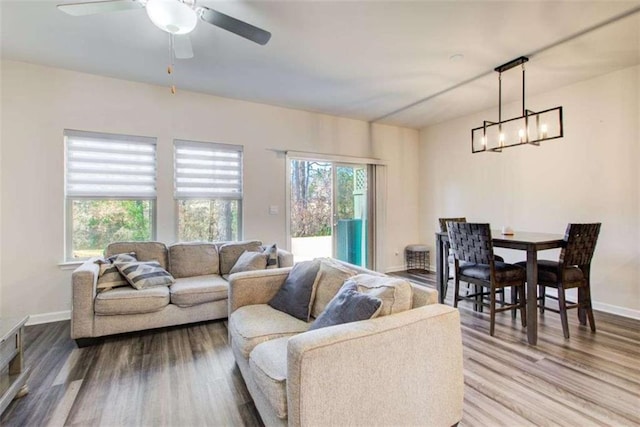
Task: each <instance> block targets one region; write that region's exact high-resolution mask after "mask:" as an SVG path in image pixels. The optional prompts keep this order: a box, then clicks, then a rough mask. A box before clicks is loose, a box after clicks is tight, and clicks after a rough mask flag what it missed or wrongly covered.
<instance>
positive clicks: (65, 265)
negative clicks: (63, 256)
mask: <svg viewBox="0 0 640 427" xmlns="http://www.w3.org/2000/svg"><path fill="white" fill-rule="evenodd" d="M88 259H89V258H87V259H85V260H83V261H68V262H61V263H60V264H58V267H60V270H75V269H76V268H78V267H80V266H81V265H82V264H83V263H84V262H85V261H87V260H88Z"/></svg>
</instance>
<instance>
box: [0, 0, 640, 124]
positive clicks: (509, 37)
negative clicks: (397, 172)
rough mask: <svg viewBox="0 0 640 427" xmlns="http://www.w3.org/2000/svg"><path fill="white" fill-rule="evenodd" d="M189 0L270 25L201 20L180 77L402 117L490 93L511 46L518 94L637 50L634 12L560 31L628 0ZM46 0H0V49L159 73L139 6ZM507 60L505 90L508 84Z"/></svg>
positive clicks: (433, 116) (625, 58)
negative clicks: (111, 8) (249, 34)
mask: <svg viewBox="0 0 640 427" xmlns="http://www.w3.org/2000/svg"><path fill="white" fill-rule="evenodd" d="M65 1H66V0H60V1H59V2H65ZM198 2H199V4H202V5H204V6H207V7H210V8H214V9H216V10H218V11H220V12H223V13H226V14H229V15H232V16H234V17H236V18H238V19H241V20H244V21H247V22H250V23H252V24H254V25H256V26H259V27H261V28H264V29H266V30H269V31H271V33H272V34H273V36H272V38H271V41H270V42H269V43H268V44H267V45H266V46H259V45H257V44H254V43H251V42H249V41H247V40H245V39H242V38H240V37H238V36H236V35H234V34H231V33H228V32H226V31H224V30H221V29H219V28H216V27H213V26H210V25H208V24H206V23H204V22H200V23H199V24H198V26H197V28H196V30H195V31H194V32H193V33H192V34H191V40H192V44H193V49H194V53H195V58H193V59H188V60H178V61H177V62H176V66H175V73H174V76H173V77H174V79H175V84H176V86H177V87H178V90H192V91H197V92H204V93H210V94H214V95H219V96H224V97H229V98H237V99H244V100H250V101H256V102H261V103H266V104H272V105H279V106H284V107H290V108H296V109H302V110H307V111H315V112H322V113H327V114H333V115H338V116H346V117H352V118H357V119H363V120H368V121H372V120H376V121H378V122H380V123H388V124H396V125H402V126H409V127H414V128H421V127H424V126H427V125H430V124H434V123H437V122H440V121H443V120H446V119H450V118H453V117H458V116H461V115H464V114H468V113H472V112H474V111H479V110H482V109H485V108H490V107H494V106H496V105H497V73H495V72H493V71H492V70H493V68H495V67H496V66H498V65H500V64H502V63H505V62H507V61H509V60H511V59H514V58H516V57H518V56H521V55H528V54H532V53H533V55H530V58H531V60H530V62H529V63H528V64H527V96H531V95H533V94H535V93H539V92H542V91H546V90H550V89H553V88H555V87H560V86H563V85H566V84H570V83H573V82H577V81H580V80H584V79H587V78H590V77H594V76H596V75H600V74H604V73H607V72H611V71H614V70H616V69H621V68H625V67H629V66H631V65H635V64H639V63H640V13H634V14H632V15H630V16H627V17H626V18H623V19H620V20H617V21H616V22H614V23H612V24H610V25H605V26H602V27H600V28H599V29H596V30H594V31H590V32H588V33H587V34H584V35H582V36H579V37H576V38H573V39H571V40H570V41H567V42H564V43H560V44H558V42H559V41H562V40H565V39H567V38H570V37H572V36H574V35H576V34H578V33H580V32H583V31H585V30H586V29H589V28H591V27H593V26H596V25H598V24H601V23H603V22H606V21H607V20H611V19H612V18H614V17H617V16H620V15H622V14H625V13H628V12H630V11H637V10H640V0H635V1H611V0H609V1H566V2H559V1H558V2H556V1H554V2H548V1H545V2H542V1H509V2H507V1H493V2H489V1H406V2H405V1H390V0H388V1H384V0H382V1H251V2H246V1H210V0H199V1H198ZM57 3H58V2H56V1H55V0H54V1H52V0H47V1H32V0H20V1H8V0H0V7H1V9H0V14H1V21H0V22H1V25H0V34H1V39H2V40H1V41H2V44H1V48H2V52H1V53H2V58H3V59H13V60H19V61H26V62H33V63H40V64H45V65H50V66H54V67H61V68H67V69H72V70H78V71H83V72H88V73H94V74H102V75H106V76H112V77H117V78H122V79H128V80H134V81H141V82H147V83H152V84H158V85H167V86H168V85H169V84H170V80H169V77H168V76H167V74H166V67H167V65H168V63H169V61H170V59H169V58H170V57H169V36H168V34H166V33H164V32H162V31H161V30H160V29H158V28H156V27H155V26H154V25H153V24H152V23H151V21H149V19H148V18H147V16H146V13H145V11H144V10H133V11H123V12H114V13H110V14H101V15H93V16H84V17H73V16H69V15H66V14H64V13H62V12H60V11H58V10H57V9H56V7H55V6H56V4H57ZM556 44H557V45H556ZM553 45H556V46H553ZM549 46H553V47H550V48H548V47H549ZM453 54H463V55H464V59H463V60H461V61H457V62H454V61H451V60H450V59H449V58H450V56H451V55H453ZM512 73H515V74H514V76H513V77H509V78H508V79H507V76H510V75H511V74H509V73H508V74H505V75H504V78H505V81H504V93H505V96H504V100H505V101H508V100H510V99H511V100H515V99H519V97H520V89H519V84H520V80H519V78H520V73H519V72H516V71H512ZM480 76H482V77H480ZM469 80H471V82H469V83H466V84H462V85H461V83H463V82H465V81H469ZM456 86H458V87H457V88H455V89H451V88H454V87H456ZM510 89H513V90H510ZM421 100H424V101H423V102H420V103H418V104H417V105H415V106H413V107H411V108H407V109H404V108H405V107H407V106H409V105H412V104H414V103H416V102H418V101H421ZM399 110H402V111H399ZM395 111H399V112H397V113H395V114H390V113H392V112H395Z"/></svg>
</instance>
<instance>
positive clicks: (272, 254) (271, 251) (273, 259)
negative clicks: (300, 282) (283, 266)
mask: <svg viewBox="0 0 640 427" xmlns="http://www.w3.org/2000/svg"><path fill="white" fill-rule="evenodd" d="M263 253H264V254H266V255H267V269H272V268H278V267H280V265H279V262H278V247H277V246H276V244H275V243H274V244H273V245H268V246H266V247H265V248H264V251H263Z"/></svg>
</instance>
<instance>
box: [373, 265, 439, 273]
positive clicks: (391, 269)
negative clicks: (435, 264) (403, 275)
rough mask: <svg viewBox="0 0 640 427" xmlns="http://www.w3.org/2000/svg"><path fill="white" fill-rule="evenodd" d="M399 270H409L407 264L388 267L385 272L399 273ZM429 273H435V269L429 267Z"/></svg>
mask: <svg viewBox="0 0 640 427" xmlns="http://www.w3.org/2000/svg"><path fill="white" fill-rule="evenodd" d="M398 271H407V267H406V266H405V265H398V266H394V267H387V268H386V269H385V271H384V272H385V273H397V272H398ZM427 272H428V273H434V274H435V270H432V269H430V268H428V269H427Z"/></svg>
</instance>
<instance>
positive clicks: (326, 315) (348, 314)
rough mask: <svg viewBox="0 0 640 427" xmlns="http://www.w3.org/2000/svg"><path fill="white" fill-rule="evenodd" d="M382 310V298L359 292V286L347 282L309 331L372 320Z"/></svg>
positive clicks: (350, 281) (352, 282) (349, 281)
mask: <svg viewBox="0 0 640 427" xmlns="http://www.w3.org/2000/svg"><path fill="white" fill-rule="evenodd" d="M381 308H382V300H381V299H380V298H376V297H372V296H370V295H367V294H363V293H360V292H358V284H357V283H356V282H354V281H353V280H347V281H346V282H345V283H344V285H342V287H341V288H340V290H339V291H338V293H337V294H336V296H335V297H333V299H332V300H331V301H330V302H329V304H327V307H326V308H325V309H324V311H323V312H322V313H321V314H320V316H318V318H317V319H316V320H315V321H314V322H313V323H312V324H311V326H310V327H309V330H310V331H311V330H313V329H320V328H326V327H327V326H333V325H340V324H342V323H349V322H357V321H358V320H367V319H372V318H374V317H376V316H377V315H378V313H379V312H380V309H381Z"/></svg>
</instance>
